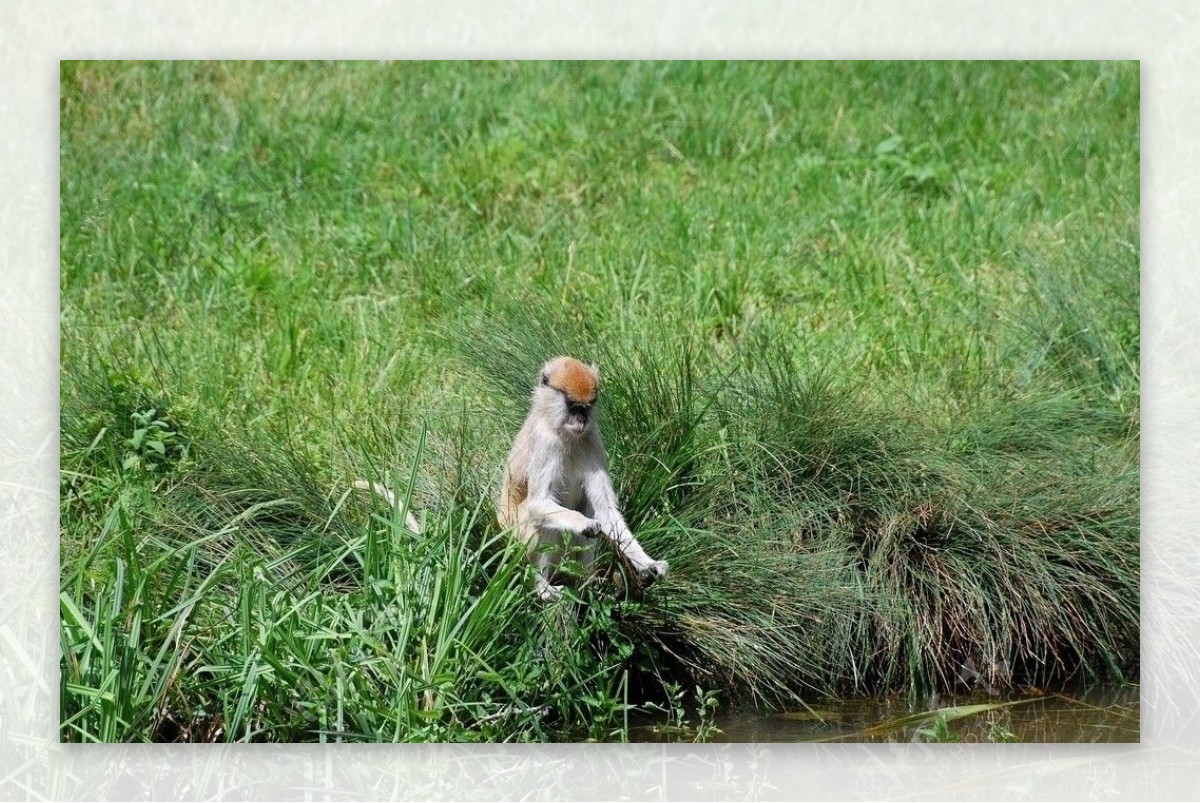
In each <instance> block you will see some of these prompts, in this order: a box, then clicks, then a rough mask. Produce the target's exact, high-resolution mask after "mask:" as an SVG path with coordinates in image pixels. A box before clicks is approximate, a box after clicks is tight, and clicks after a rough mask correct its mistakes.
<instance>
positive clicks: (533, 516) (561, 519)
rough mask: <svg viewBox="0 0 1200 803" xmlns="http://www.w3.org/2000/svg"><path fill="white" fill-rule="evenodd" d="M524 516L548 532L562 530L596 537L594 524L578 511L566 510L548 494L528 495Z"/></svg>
mask: <svg viewBox="0 0 1200 803" xmlns="http://www.w3.org/2000/svg"><path fill="white" fill-rule="evenodd" d="M523 507H524V509H525V516H526V518H528V519H529V520H531V522H532V523H533V524H534V525H535V526H537V527H541V528H545V529H548V530H562V531H565V532H571V533H575V534H577V535H585V536H593V535H596V532H595V530H596V522H595V521H593V520H592V519H589V518H588V517H587V516H585V515H583V514H582V513H580V512H579V511H578V510H568V509H567V508H565V507H563V506H562V505H560V504H559V503H558V502H556V501H555V500H554V498H553V497H552V496H550V494H549V493H543V494H537V495H530V497H529V498H528V499H526V500H525V504H524V505H523Z"/></svg>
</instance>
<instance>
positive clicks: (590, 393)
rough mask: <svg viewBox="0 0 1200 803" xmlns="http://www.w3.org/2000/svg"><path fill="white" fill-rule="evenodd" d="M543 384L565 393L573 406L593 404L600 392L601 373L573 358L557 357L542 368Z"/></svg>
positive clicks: (592, 366)
mask: <svg viewBox="0 0 1200 803" xmlns="http://www.w3.org/2000/svg"><path fill="white" fill-rule="evenodd" d="M542 382H543V383H544V384H547V385H549V386H550V387H552V388H554V389H555V390H558V391H561V392H563V393H565V394H566V396H567V400H568V401H570V402H572V403H573V404H592V403H593V402H594V401H596V394H597V393H598V392H599V390H600V372H599V371H598V370H597V369H596V367H595V366H594V365H584V364H583V363H581V362H580V361H579V360H576V359H574V358H572V357H555V358H554V359H552V360H550V361H549V362H547V363H546V364H545V366H543V367H542Z"/></svg>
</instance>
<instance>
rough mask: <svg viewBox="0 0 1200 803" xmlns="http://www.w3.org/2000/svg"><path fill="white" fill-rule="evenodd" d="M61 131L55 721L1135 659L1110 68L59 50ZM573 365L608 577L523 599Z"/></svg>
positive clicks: (813, 689) (272, 731)
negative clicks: (240, 57) (179, 55)
mask: <svg viewBox="0 0 1200 803" xmlns="http://www.w3.org/2000/svg"><path fill="white" fill-rule="evenodd" d="M61 108H62V196H61V210H62V477H63V479H62V550H61V554H62V573H63V583H62V591H63V594H62V613H63V625H62V638H63V672H62V684H63V685H62V697H61V699H62V707H63V710H62V717H63V722H64V725H63V730H62V735H63V738H64V739H69V740H104V741H112V740H128V739H134V740H143V739H189V740H212V739H253V740H307V739H313V740H316V739H323V740H333V739H354V740H422V741H427V740H442V739H455V740H459V739H484V740H502V739H518V740H527V739H536V740H542V739H579V738H588V737H590V738H602V739H611V738H621V737H622V736H623V734H625V733H626V732H627V730H626V722H627V720H626V718H627V716H628V714H629V713H630V711H631V710H634V708H635V707H644V703H646V702H647V701H651V702H656V703H657V704H660V705H665V706H666V707H667V708H668V709H669V710H672V711H680V710H684V709H685V708H686V706H684V708H680V706H682V705H683V704H684V703H703V702H704V700H705V698H706V696H707V695H706V692H709V691H713V690H715V691H718V692H719V696H720V698H721V699H722V701H723V702H724V703H725V704H732V703H735V702H739V701H744V702H754V703H758V704H762V705H770V704H773V703H777V702H781V701H788V700H794V699H796V698H797V697H798V698H801V699H811V698H812V697H813V696H815V695H818V694H829V693H860V692H872V691H881V690H909V691H920V690H927V689H939V690H946V689H953V688H957V687H961V686H962V685H964V684H966V685H970V684H972V683H975V682H983V681H986V682H987V683H990V684H1004V683H1026V684H1035V685H1043V684H1054V683H1061V682H1065V681H1069V680H1080V679H1084V680H1086V679H1095V678H1108V677H1133V676H1136V673H1137V666H1138V566H1139V563H1138V520H1137V510H1138V470H1137V439H1138V409H1139V408H1138V373H1137V355H1138V328H1137V310H1138V295H1137V293H1138V248H1139V246H1138V240H1137V228H1138V139H1137V137H1138V132H1137V119H1138V75H1137V67H1136V65H1133V64H1112V63H1086V64H1078V63H1067V64H1051V63H1037V64H1023V63H1012V64H961V63H937V64H932V63H931V64H924V63H922V64H865V63H863V64H859V63H855V64H846V63H828V64H757V63H743V64H732V65H729V64H708V63H706V64H690V63H682V64H660V63H638V64H608V63H604V64H540V63H539V64H508V63H505V64H474V65H467V64H440V63H439V64H358V63H356V64H321V65H315V64H275V63H264V64H169V65H163V64H82V63H80V64H76V63H68V64H64V65H63V71H62V107H61ZM563 352H565V353H572V354H575V355H577V356H580V357H582V358H584V359H590V360H595V361H597V362H598V363H599V364H600V366H601V372H602V377H603V379H602V381H603V391H602V393H603V402H602V411H601V416H602V418H601V427H602V430H603V432H604V434H605V437H606V441H607V443H608V445H609V451H610V454H611V458H612V463H613V471H614V476H615V479H616V482H617V485H618V492H619V494H620V496H621V498H622V500H623V502H624V507H625V509H626V512H627V517H628V518H629V520H630V522H631V524H632V525H633V526H634V529H635V531H636V532H637V533H638V536H639V539H640V540H641V541H642V542H643V544H644V545H646V546H647V549H648V550H649V551H650V552H651V553H652V554H654V555H656V556H662V557H665V558H667V559H669V560H670V562H671V566H672V574H671V576H670V577H669V578H668V580H667V581H665V582H664V583H662V584H660V585H658V586H655V587H654V588H652V589H650V590H649V591H648V592H647V593H645V595H644V596H643V595H639V594H637V593H634V592H636V589H633V588H628V587H627V584H625V583H624V582H623V580H622V577H621V574H622V572H621V567H620V566H615V565H614V566H612V567H611V569H612V575H613V576H612V577H610V578H608V579H605V580H604V581H603V582H599V583H597V584H593V585H589V586H587V587H585V588H583V589H581V590H580V592H579V594H578V596H579V600H578V601H574V600H573V601H569V602H567V603H564V604H562V605H560V606H543V607H539V606H535V605H532V604H530V598H531V593H530V590H529V588H530V583H529V577H528V570H527V569H526V568H525V567H524V566H523V564H522V562H521V561H520V559H519V557H518V556H515V555H514V554H513V552H512V550H511V549H510V547H509V545H508V543H507V542H506V541H505V540H504V539H503V538H500V537H498V536H499V533H498V532H497V529H496V527H495V526H494V523H493V521H494V519H493V508H492V502H491V499H492V495H493V493H494V489H495V482H496V480H497V475H498V469H499V464H500V460H501V459H502V457H503V454H504V451H505V449H506V448H507V442H508V439H509V438H510V437H511V434H512V433H513V432H514V431H515V429H516V427H517V426H518V425H519V423H520V419H521V416H522V415H523V412H524V409H523V408H524V404H525V401H526V398H527V394H528V390H529V387H530V385H531V383H532V380H533V378H534V376H535V373H536V369H537V366H538V365H539V364H540V363H541V362H542V361H543V360H544V359H546V358H547V357H549V356H552V355H553V354H556V353H563ZM360 476H369V477H373V478H384V479H386V480H387V481H388V482H389V483H390V484H392V485H393V486H394V487H397V488H401V489H403V490H404V492H405V493H408V494H411V496H412V501H413V504H414V506H415V507H416V508H417V509H419V510H421V511H423V512H424V515H425V525H426V532H425V533H424V534H423V535H421V536H420V537H417V536H414V535H413V534H411V533H409V532H408V531H407V529H406V528H405V526H404V524H403V522H402V520H401V519H400V518H399V517H397V516H395V515H394V514H393V513H390V512H389V511H388V510H387V507H386V505H384V504H383V503H381V502H380V501H379V500H375V499H372V498H370V497H364V496H363V495H361V494H356V493H351V492H349V490H348V489H349V487H350V482H351V481H352V480H353V479H354V478H355V477H360ZM697 686H698V687H700V690H701V691H700V693H699V695H696V693H695V691H694V690H695V688H696V687H697ZM678 718H679V717H678V716H676V719H678ZM677 724H678V723H677ZM684 724H686V723H684ZM691 724H692V725H694V726H695V727H693V728H691V729H689V728H687V727H682V728H680V729H679V730H677V731H676V732H677V733H679V734H682V735H685V736H686V735H688V734H691V735H703V734H704V733H705V732H706V731H705V728H704V727H703V723H691Z"/></svg>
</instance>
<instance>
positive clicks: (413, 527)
mask: <svg viewBox="0 0 1200 803" xmlns="http://www.w3.org/2000/svg"><path fill="white" fill-rule="evenodd" d="M354 487H355V488H357V489H358V490H360V491H374V492H375V493H377V494H379V495H380V496H382V497H383V498H384V499H386V500H387V503H388V504H389V505H391V506H392V507H394V508H399V509H400V512H401V513H403V514H404V524H405V526H406V527H408V529H409V530H410V531H412V532H414V533H417V534H418V535H419V534H420V533H421V531H422V529H423V528H422V527H421V523H420V522H419V521H417V517H416V516H414V515H413V514H412V511H411V510H408V509H407V508H405V506H404V500H403V499H401V498H400V497H398V496H396V494H395V492H393V491H392V489H391V488H388V487H387V486H386V485H383V484H381V483H378V482H368V481H367V480H355V481H354Z"/></svg>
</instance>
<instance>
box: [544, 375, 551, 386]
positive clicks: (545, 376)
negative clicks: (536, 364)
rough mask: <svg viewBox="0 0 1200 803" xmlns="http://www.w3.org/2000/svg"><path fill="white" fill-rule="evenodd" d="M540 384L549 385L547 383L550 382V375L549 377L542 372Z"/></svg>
mask: <svg viewBox="0 0 1200 803" xmlns="http://www.w3.org/2000/svg"><path fill="white" fill-rule="evenodd" d="M542 384H543V385H549V384H550V377H549V376H548V375H546V374H544V373H543V374H542Z"/></svg>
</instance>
